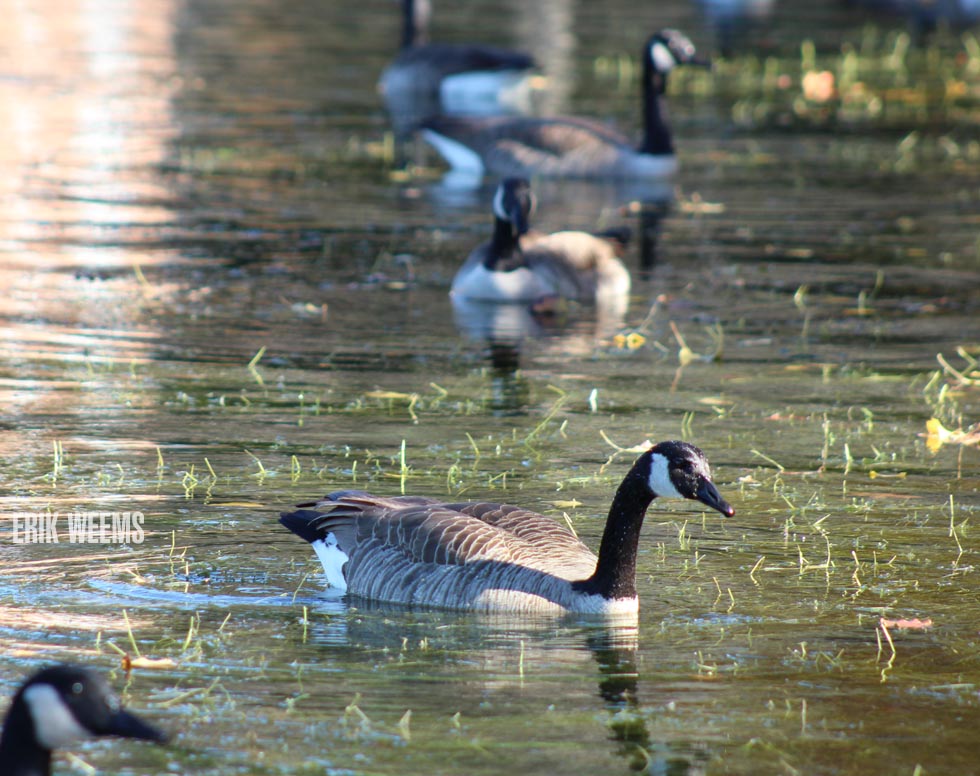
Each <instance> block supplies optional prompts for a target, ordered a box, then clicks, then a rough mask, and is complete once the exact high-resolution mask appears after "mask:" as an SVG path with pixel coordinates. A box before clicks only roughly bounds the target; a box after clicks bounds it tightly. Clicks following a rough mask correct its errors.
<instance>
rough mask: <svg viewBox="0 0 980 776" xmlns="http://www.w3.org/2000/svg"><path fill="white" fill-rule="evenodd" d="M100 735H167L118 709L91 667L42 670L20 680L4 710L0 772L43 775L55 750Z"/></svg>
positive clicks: (157, 737)
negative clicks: (15, 691) (19, 686)
mask: <svg viewBox="0 0 980 776" xmlns="http://www.w3.org/2000/svg"><path fill="white" fill-rule="evenodd" d="M101 736H121V737H124V738H141V739H145V740H147V741H165V740H166V738H167V737H166V735H165V734H164V733H162V732H161V731H159V730H157V729H156V728H154V727H152V726H151V725H148V724H147V723H146V722H144V721H143V720H141V719H140V718H139V717H137V716H136V715H135V714H131V713H130V712H128V711H126V710H125V709H123V708H121V707H120V705H119V700H118V699H117V698H116V696H115V695H114V694H113V692H112V690H111V689H110V688H109V685H108V684H106V681H105V680H104V679H103V678H102V677H101V676H100V675H99V674H97V673H95V672H94V671H91V670H89V669H87V668H82V667H79V666H72V665H56V666H51V667H50V668H45V669H43V670H42V671H39V672H38V673H36V674H34V676H32V677H31V678H30V679H28V680H27V681H26V682H25V683H24V684H23V686H22V687H21V688H20V690H18V691H17V694H16V695H15V696H14V700H13V702H12V703H11V704H10V709H9V710H8V711H7V717H6V719H5V720H4V724H3V733H2V735H0V774H3V776H48V774H50V773H51V754H52V751H53V750H54V749H60V748H62V747H65V746H68V745H70V744H73V743H77V742H79V741H84V740H86V739H90V738H97V737H101Z"/></svg>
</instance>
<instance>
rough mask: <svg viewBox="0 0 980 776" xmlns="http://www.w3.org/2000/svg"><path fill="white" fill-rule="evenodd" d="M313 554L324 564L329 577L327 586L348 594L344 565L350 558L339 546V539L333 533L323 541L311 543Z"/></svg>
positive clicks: (318, 540) (324, 569)
mask: <svg viewBox="0 0 980 776" xmlns="http://www.w3.org/2000/svg"><path fill="white" fill-rule="evenodd" d="M310 546H312V547H313V552H315V553H316V556H317V557H318V558H319V559H320V563H322V564H323V573H324V574H325V575H326V577H327V584H328V585H329V586H330V587H335V588H337V589H338V590H342V591H344V592H347V580H346V579H345V578H344V564H345V563H346V562H347V561H348V560H350V557H349V556H348V555H347V553H346V552H344V551H343V550H342V549H340V547H338V546H337V537H336V536H334V535H333V534H332V533H329V534H327V535H326V536H325V537H324V538H322V539H317V540H316V541H315V542H310Z"/></svg>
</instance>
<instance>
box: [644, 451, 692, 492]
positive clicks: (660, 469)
mask: <svg viewBox="0 0 980 776" xmlns="http://www.w3.org/2000/svg"><path fill="white" fill-rule="evenodd" d="M650 490H652V491H653V492H654V493H656V494H657V495H658V496H660V497H661V498H684V497H683V496H682V495H681V494H680V492H679V491H678V490H677V488H675V487H674V483H673V482H671V481H670V469H669V468H668V466H667V459H666V458H665V457H664V456H662V455H660V454H659V453H654V454H653V455H652V456H650Z"/></svg>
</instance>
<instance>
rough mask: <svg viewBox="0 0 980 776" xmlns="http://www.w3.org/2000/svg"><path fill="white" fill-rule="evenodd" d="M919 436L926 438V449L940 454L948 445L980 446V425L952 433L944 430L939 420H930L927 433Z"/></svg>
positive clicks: (927, 422)
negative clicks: (939, 451) (943, 447)
mask: <svg viewBox="0 0 980 776" xmlns="http://www.w3.org/2000/svg"><path fill="white" fill-rule="evenodd" d="M919 436H924V437H925V438H926V447H927V448H929V452H931V453H935V452H938V450H939V448H941V447H942V446H943V445H946V444H955V445H967V446H972V445H977V446H980V423H976V424H974V425H972V426H970V427H969V428H968V429H966V431H964V430H963V429H961V428H959V429H956V430H955V431H951V430H950V429H948V428H944V427H943V424H942V423H940V422H939V420H938V419H937V418H929V420H927V421H926V433H925V434H919Z"/></svg>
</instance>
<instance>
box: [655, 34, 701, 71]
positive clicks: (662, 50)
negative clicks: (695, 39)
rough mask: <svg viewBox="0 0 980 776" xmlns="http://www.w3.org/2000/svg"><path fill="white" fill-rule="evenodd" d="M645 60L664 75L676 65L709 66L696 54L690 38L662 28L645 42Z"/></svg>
mask: <svg viewBox="0 0 980 776" xmlns="http://www.w3.org/2000/svg"><path fill="white" fill-rule="evenodd" d="M647 62H648V65H649V66H650V67H651V68H652V69H653V71H654V72H657V73H660V74H661V75H666V74H667V73H669V72H670V71H671V70H673V69H674V68H675V67H677V65H702V66H709V65H710V62H709V61H708V60H707V59H704V58H702V57H699V56H698V52H697V49H695V48H694V44H693V43H692V42H691V39H690V38H689V37H687V35H685V34H684V33H683V32H679V31H678V30H672V29H664V30H660V31H659V32H657V33H655V34H654V35H653V36H652V37H651V38H650V40H649V41H648V42H647Z"/></svg>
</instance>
